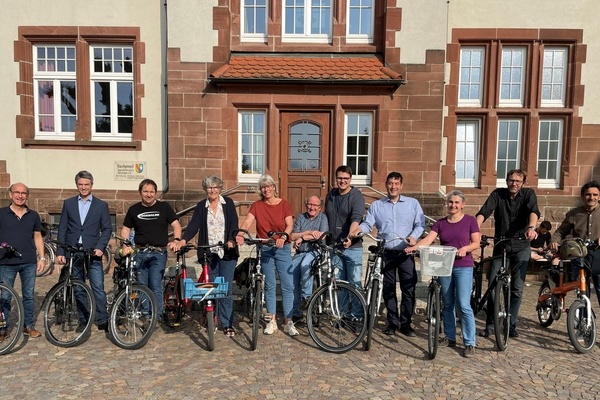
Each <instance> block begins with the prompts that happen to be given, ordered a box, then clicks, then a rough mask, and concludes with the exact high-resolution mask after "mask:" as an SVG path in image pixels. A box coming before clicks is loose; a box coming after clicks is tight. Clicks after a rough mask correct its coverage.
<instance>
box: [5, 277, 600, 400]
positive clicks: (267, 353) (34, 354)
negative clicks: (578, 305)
mask: <svg viewBox="0 0 600 400" xmlns="http://www.w3.org/2000/svg"><path fill="white" fill-rule="evenodd" d="M56 280H57V274H56V273H54V274H53V275H50V276H46V277H41V278H38V281H37V286H36V313H37V317H38V319H37V327H38V329H39V330H42V331H43V323H42V318H41V315H40V314H39V308H40V306H41V302H42V300H43V297H44V295H45V293H46V291H47V290H48V289H49V288H50V287H51V286H52V285H53V284H54V283H55V282H56ZM106 284H107V288H109V287H112V283H111V282H110V276H108V275H107V279H106ZM538 288H539V283H535V282H533V283H532V284H531V286H529V287H527V288H526V290H525V301H524V304H523V306H522V308H521V310H522V314H521V320H520V325H519V328H520V331H519V332H520V337H519V338H516V339H511V340H510V342H509V348H508V349H507V350H506V351H504V352H498V351H496V350H495V348H494V342H493V341H492V340H491V339H484V338H478V343H477V350H476V354H475V357H474V358H472V359H465V358H463V357H462V346H458V347H457V348H456V349H451V348H442V349H440V351H439V352H438V356H437V358H436V359H435V360H434V361H430V360H428V359H427V355H426V351H427V350H426V346H427V343H426V340H427V337H426V325H425V321H424V318H423V316H422V313H421V314H418V315H416V316H415V321H414V322H415V328H416V332H417V337H416V338H406V337H404V336H401V335H400V334H396V336H393V337H388V336H385V335H384V334H383V332H382V330H383V328H384V327H385V322H384V321H383V320H380V321H379V322H378V326H377V330H376V332H375V333H374V343H373V346H372V349H371V350H370V351H368V352H366V351H363V350H362V349H360V348H359V349H356V350H353V351H350V352H348V353H345V354H341V355H334V354H328V353H325V352H323V351H321V350H319V349H318V348H317V347H316V346H315V344H314V343H313V342H312V340H311V338H310V336H309V335H308V332H307V331H306V329H305V328H302V329H299V330H300V335H299V336H296V337H293V338H292V337H288V336H287V335H285V334H284V333H283V329H282V328H283V327H282V326H281V325H280V330H279V331H278V332H276V333H275V334H274V335H272V336H263V335H261V337H260V338H259V345H258V346H259V347H258V349H257V350H256V351H254V352H252V351H250V350H249V335H250V329H249V325H248V324H247V322H246V320H243V319H242V318H241V317H240V314H239V313H236V318H237V319H236V323H235V325H236V330H237V335H236V336H235V337H234V338H227V337H225V336H224V335H223V334H221V333H218V334H217V335H216V345H215V346H216V348H215V350H214V351H213V352H209V351H207V349H206V335H205V332H202V331H201V330H200V329H199V327H198V325H197V323H196V322H195V320H194V318H196V319H197V315H195V313H192V319H188V320H186V322H185V324H184V325H183V326H182V327H181V328H179V329H174V330H171V329H167V328H163V327H160V328H158V329H157V330H156V331H155V332H154V334H153V336H152V338H151V339H150V341H149V343H148V344H147V345H146V346H145V347H144V348H142V349H140V350H136V351H126V350H122V349H120V348H118V347H116V346H115V345H114V344H112V342H111V341H110V340H109V339H108V338H107V337H106V335H105V334H104V332H101V331H98V330H94V331H93V334H92V336H91V338H90V339H89V340H88V341H87V342H86V343H84V344H82V345H80V346H78V347H75V348H70V349H64V348H59V347H55V346H53V345H51V344H50V343H49V342H48V341H47V340H46V339H45V338H44V337H43V336H42V337H41V338H39V339H25V340H24V341H23V342H22V343H21V344H20V345H19V346H18V347H17V348H16V349H15V350H14V351H13V352H12V353H11V354H8V355H5V356H3V357H2V358H1V361H2V362H1V364H0V375H1V376H2V377H3V378H4V379H3V380H2V391H1V392H0V398H2V399H11V398H46V399H54V398H64V399H74V398H89V399H104V398H109V397H110V398H126V397H127V398H161V399H169V398H173V399H175V398H177V399H196V398H202V399H212V398H222V399H230V398H237V399H280V398H287V399H325V398H333V399H403V398H410V399H446V398H452V399H456V398H461V399H493V398H503V399H509V398H510V399H515V398H540V397H548V398H590V399H591V398H596V397H597V393H598V390H597V388H596V389H595V387H596V382H597V380H598V371H599V370H600V349H595V351H594V352H592V353H591V354H588V355H581V354H578V353H577V352H576V351H575V350H574V349H573V347H572V346H571V344H570V342H569V339H568V336H567V333H566V323H565V320H566V316H563V318H561V319H560V320H559V321H558V322H555V323H554V324H553V325H552V326H551V327H550V328H547V329H544V328H541V327H540V326H539V324H538V322H537V317H536V314H535V306H534V304H535V303H534V301H535V297H536V294H537V290H538ZM572 299H573V297H572V296H571V297H570V298H568V299H567V303H569V302H570V301H572ZM593 301H594V306H595V304H596V299H595V298H593ZM279 310H280V308H279ZM479 317H481V315H480V316H479ZM477 324H478V328H481V326H482V320H481V318H478V321H477ZM94 329H95V328H94Z"/></svg>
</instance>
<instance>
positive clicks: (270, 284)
mask: <svg viewBox="0 0 600 400" xmlns="http://www.w3.org/2000/svg"><path fill="white" fill-rule="evenodd" d="M260 262H261V265H262V272H263V274H264V275H265V303H267V312H268V313H269V314H272V315H275V313H276V311H277V308H276V307H277V293H276V290H275V289H276V288H275V285H276V280H275V270H277V273H278V274H279V282H280V283H281V297H282V303H283V316H284V317H285V318H292V315H293V312H294V297H295V292H297V291H298V288H297V286H294V271H293V268H292V253H291V250H290V245H289V243H288V244H285V245H284V246H283V247H282V248H277V247H275V246H264V247H263V250H262V257H261V259H260Z"/></svg>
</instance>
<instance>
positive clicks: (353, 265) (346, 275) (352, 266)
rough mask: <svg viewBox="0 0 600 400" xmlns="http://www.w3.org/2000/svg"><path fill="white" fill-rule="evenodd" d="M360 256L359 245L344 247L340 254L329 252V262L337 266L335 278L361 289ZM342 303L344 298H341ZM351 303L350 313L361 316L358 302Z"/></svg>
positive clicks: (361, 253) (361, 251)
mask: <svg viewBox="0 0 600 400" xmlns="http://www.w3.org/2000/svg"><path fill="white" fill-rule="evenodd" d="M362 256H363V249H362V246H361V247H351V248H348V249H344V252H343V253H342V254H336V253H335V252H333V253H332V254H331V264H332V265H333V266H335V267H337V268H338V275H337V278H338V279H339V280H342V281H347V282H349V283H350V284H352V285H353V286H356V287H357V288H358V289H361V290H362ZM341 302H342V303H344V299H341ZM354 303H355V302H353V304H352V315H353V316H354V317H356V318H363V314H362V310H360V305H359V304H354Z"/></svg>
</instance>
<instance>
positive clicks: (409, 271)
mask: <svg viewBox="0 0 600 400" xmlns="http://www.w3.org/2000/svg"><path fill="white" fill-rule="evenodd" d="M385 186H386V190H387V196H386V197H384V198H382V199H380V200H377V201H375V202H373V204H371V207H369V210H368V211H367V215H366V216H365V218H364V220H363V222H362V223H361V224H360V225H359V227H358V228H357V229H356V230H355V231H354V232H353V235H352V236H358V235H360V234H361V233H368V232H371V231H372V230H373V228H374V227H376V228H377V232H378V235H379V236H380V237H383V238H384V239H385V241H386V243H385V258H384V267H383V271H382V272H383V299H384V301H385V305H386V308H387V320H388V326H387V328H386V329H385V331H384V333H385V334H386V335H393V334H394V333H395V332H396V331H397V330H399V331H400V333H402V334H404V335H406V336H415V331H414V329H413V328H412V326H411V322H412V314H413V310H414V306H415V285H416V284H417V272H416V269H415V260H414V257H413V256H411V255H408V254H406V253H405V252H404V249H405V248H406V247H408V246H409V245H410V246H412V245H414V244H415V243H416V242H417V240H418V239H419V237H420V236H421V234H422V233H423V231H424V230H425V215H424V214H423V210H422V209H421V205H420V204H419V202H418V201H417V200H416V199H414V198H412V197H406V196H402V195H400V191H401V190H402V174H400V173H399V172H390V173H389V174H388V176H387V178H386V182H385ZM407 242H408V244H407ZM397 276H398V278H399V279H400V289H401V290H402V300H401V303H400V315H398V300H397V297H396V277H397Z"/></svg>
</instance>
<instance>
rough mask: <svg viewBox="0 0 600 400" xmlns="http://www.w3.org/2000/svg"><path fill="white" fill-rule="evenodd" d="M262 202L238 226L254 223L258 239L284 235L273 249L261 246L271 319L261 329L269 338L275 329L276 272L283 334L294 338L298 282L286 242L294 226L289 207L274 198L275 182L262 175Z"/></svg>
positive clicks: (255, 205) (296, 332) (238, 238)
mask: <svg viewBox="0 0 600 400" xmlns="http://www.w3.org/2000/svg"><path fill="white" fill-rule="evenodd" d="M258 187H259V188H260V197H261V199H260V200H258V201H255V202H254V203H253V204H252V206H250V210H249V211H248V215H247V216H246V220H245V221H244V223H243V224H242V225H241V227H240V228H241V229H248V228H249V227H250V226H251V225H252V223H253V222H255V221H256V236H257V237H259V238H263V239H266V238H268V237H269V236H268V233H269V232H270V231H273V232H285V233H286V235H280V236H275V239H276V242H275V245H274V246H264V247H263V251H262V257H261V265H262V272H263V273H264V275H265V303H266V306H267V312H268V313H269V314H271V319H270V321H269V323H268V324H267V327H266V328H265V330H264V333H265V335H272V334H273V333H274V332H275V331H276V330H277V329H278V328H277V318H276V317H275V314H276V309H275V307H276V295H275V269H277V272H278V274H279V281H280V282H281V296H282V303H283V315H284V317H285V320H284V326H285V328H284V331H285V333H287V334H288V335H290V336H296V335H297V334H298V331H297V330H296V328H295V327H294V323H293V321H292V314H293V305H294V295H295V293H294V292H295V291H296V290H298V286H299V282H294V273H293V271H292V253H291V248H290V242H289V235H290V234H291V233H292V228H293V225H294V222H293V217H292V208H291V207H290V204H289V203H288V202H287V201H286V200H284V199H281V198H279V197H277V187H276V185H275V180H273V178H272V177H271V176H270V175H263V176H261V177H260V179H259V180H258ZM237 242H238V244H239V245H242V244H243V243H244V241H243V238H242V237H240V236H238V237H237Z"/></svg>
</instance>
